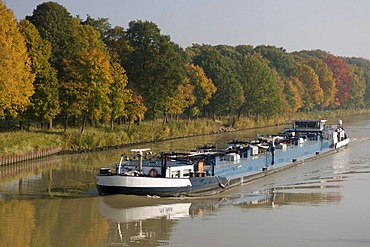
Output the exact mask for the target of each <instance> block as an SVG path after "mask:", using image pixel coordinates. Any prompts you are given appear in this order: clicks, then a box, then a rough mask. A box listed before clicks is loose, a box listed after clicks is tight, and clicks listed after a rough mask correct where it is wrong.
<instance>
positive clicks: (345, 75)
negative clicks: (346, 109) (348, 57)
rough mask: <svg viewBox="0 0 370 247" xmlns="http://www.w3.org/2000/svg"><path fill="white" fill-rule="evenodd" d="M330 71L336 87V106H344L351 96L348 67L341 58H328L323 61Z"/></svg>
mask: <svg viewBox="0 0 370 247" xmlns="http://www.w3.org/2000/svg"><path fill="white" fill-rule="evenodd" d="M325 63H327V64H328V66H329V68H330V70H331V71H332V72H333V76H334V79H335V87H336V95H335V97H336V104H337V106H340V105H345V104H346V103H347V102H348V100H349V98H350V96H351V90H352V88H351V83H352V77H351V74H350V70H349V67H348V65H347V64H346V63H345V61H344V60H343V58H340V57H336V56H332V55H330V56H328V57H327V58H326V60H325Z"/></svg>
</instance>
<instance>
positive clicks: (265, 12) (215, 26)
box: [3, 0, 370, 59]
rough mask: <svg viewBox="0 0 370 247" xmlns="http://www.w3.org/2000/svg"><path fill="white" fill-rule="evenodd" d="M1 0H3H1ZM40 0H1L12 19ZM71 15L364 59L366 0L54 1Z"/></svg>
mask: <svg viewBox="0 0 370 247" xmlns="http://www.w3.org/2000/svg"><path fill="white" fill-rule="evenodd" d="M3 1H4V0H3ZM42 2H45V1H41V0H5V3H6V5H7V7H8V8H10V9H12V10H13V11H14V14H15V17H16V18H17V19H18V20H19V19H23V18H24V17H25V16H27V15H32V12H33V10H34V9H35V8H36V7H37V5H38V4H40V3H42ZM55 2H58V3H59V4H61V5H63V6H64V7H66V9H67V10H68V11H69V12H70V13H71V14H72V15H73V16H76V15H79V16H80V18H82V19H85V18H86V16H87V14H89V15H90V16H92V17H93V18H99V17H102V18H108V19H109V22H110V23H111V24H112V26H116V25H119V26H122V27H124V28H127V25H128V23H129V22H130V21H131V20H149V21H152V22H154V23H156V24H157V25H158V27H159V28H160V29H161V33H162V34H167V35H170V36H171V40H172V41H174V42H176V43H178V44H179V45H181V46H182V47H184V48H186V47H187V46H191V45H192V44H193V43H198V44H203V43H204V44H212V45H218V44H226V45H232V46H235V45H239V44H246V45H253V46H257V45H261V44H263V45H274V46H277V47H283V48H285V49H286V50H287V51H288V52H291V51H300V50H314V49H321V50H325V51H327V52H330V53H331V54H333V55H338V56H348V57H352V56H354V57H364V58H368V59H370V0H56V1H55Z"/></svg>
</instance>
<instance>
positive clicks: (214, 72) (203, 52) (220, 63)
mask: <svg viewBox="0 0 370 247" xmlns="http://www.w3.org/2000/svg"><path fill="white" fill-rule="evenodd" d="M194 48H195V49H196V50H195V51H194V54H195V56H194V57H193V63H194V64H195V65H198V66H200V67H201V68H203V70H204V72H205V75H206V76H207V78H210V79H211V80H212V82H213V83H214V85H215V86H216V88H217V91H216V93H215V94H214V95H213V97H212V99H211V101H210V103H209V104H208V105H207V107H206V109H207V110H208V111H209V112H210V113H212V114H213V116H214V117H215V116H216V115H221V114H234V113H236V111H237V110H238V109H239V108H240V106H241V105H242V104H243V102H244V96H243V89H242V86H241V84H240V82H239V81H238V79H237V78H238V75H237V72H236V71H235V67H233V65H234V62H233V61H232V60H231V58H229V57H224V56H222V54H221V53H220V52H219V51H218V50H217V49H215V48H214V47H212V46H210V45H203V46H195V47H194Z"/></svg>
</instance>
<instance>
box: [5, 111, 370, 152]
mask: <svg viewBox="0 0 370 247" xmlns="http://www.w3.org/2000/svg"><path fill="white" fill-rule="evenodd" d="M369 112H370V109H365V110H337V111H326V112H305V113H295V114H294V115H293V114H291V115H289V116H282V115H279V116H276V117H273V118H266V117H261V116H253V117H243V118H240V119H237V118H236V117H235V116H231V117H224V118H222V119H219V120H217V121H212V120H210V119H197V120H192V121H188V120H179V121H176V120H170V121H169V122H168V123H167V124H165V125H163V123H162V120H157V121H150V122H149V121H148V122H142V123H141V124H140V125H136V124H135V125H132V126H128V125H117V126H115V128H114V131H111V129H110V128H109V127H108V126H106V127H104V126H103V127H100V128H93V127H89V128H86V129H85V131H84V133H82V134H81V133H80V129H79V128H75V129H72V128H70V129H67V131H66V132H63V131H62V130H61V129H54V130H52V131H40V130H32V131H30V132H26V131H19V132H6V133H5V132H3V133H0V157H3V156H7V155H12V154H24V153H28V152H32V151H35V150H37V149H40V148H46V147H51V146H62V148H63V149H64V150H72V151H79V150H86V149H99V148H106V147H113V146H122V145H126V144H133V143H148V142H155V141H160V140H166V139H172V138H182V137H189V136H195V135H205V134H213V133H218V132H222V131H234V130H242V129H251V128H257V127H266V126H273V125H281V124H285V123H290V122H291V120H292V119H304V118H326V119H337V118H340V117H344V116H351V115H359V114H365V113H369Z"/></svg>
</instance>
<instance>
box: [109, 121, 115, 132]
mask: <svg viewBox="0 0 370 247" xmlns="http://www.w3.org/2000/svg"><path fill="white" fill-rule="evenodd" d="M113 125H114V121H113V119H112V120H111V121H110V130H111V131H112V132H113Z"/></svg>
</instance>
